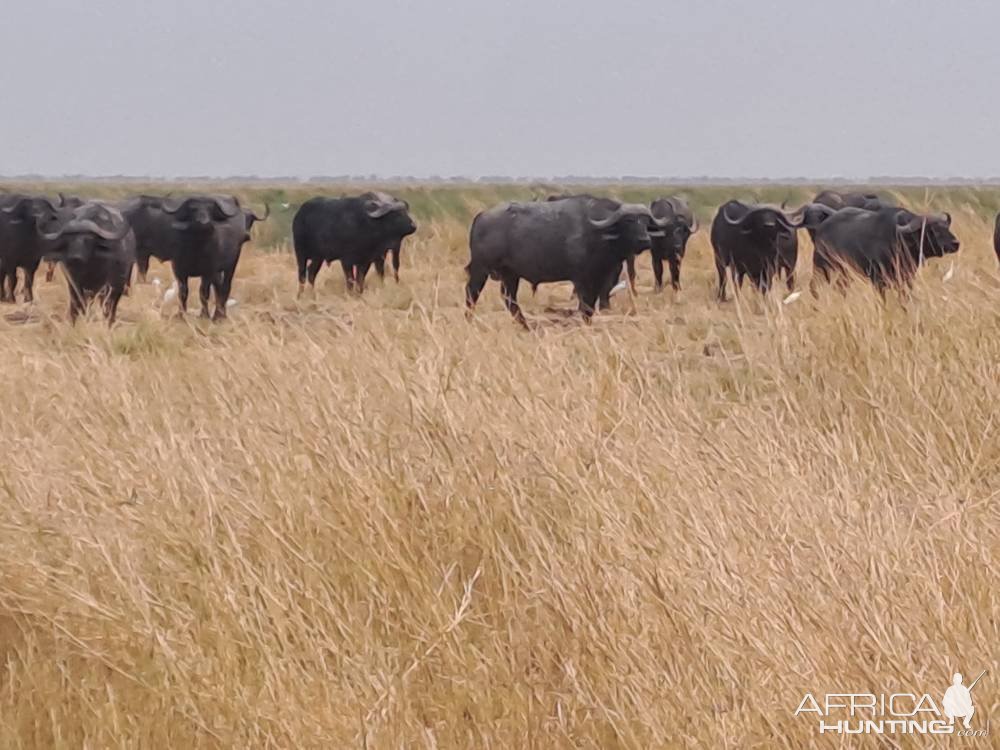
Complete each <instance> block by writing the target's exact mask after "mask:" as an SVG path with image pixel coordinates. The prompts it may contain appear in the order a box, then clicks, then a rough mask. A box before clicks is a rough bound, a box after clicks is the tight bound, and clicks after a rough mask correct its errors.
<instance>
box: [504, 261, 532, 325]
mask: <svg viewBox="0 0 1000 750" xmlns="http://www.w3.org/2000/svg"><path fill="white" fill-rule="evenodd" d="M520 285H521V277H520V276H517V275H516V274H513V273H505V274H504V275H503V277H502V278H501V280H500V293H501V294H503V303H504V305H506V306H507V311H508V312H509V313H510V314H511V315H513V316H514V320H516V321H517V322H518V323H520V324H521V325H522V326H524V327H525V328H527V327H528V322H527V321H526V320H525V319H524V313H522V312H521V308H520V306H519V305H518V304H517V288H518V287H519V286H520Z"/></svg>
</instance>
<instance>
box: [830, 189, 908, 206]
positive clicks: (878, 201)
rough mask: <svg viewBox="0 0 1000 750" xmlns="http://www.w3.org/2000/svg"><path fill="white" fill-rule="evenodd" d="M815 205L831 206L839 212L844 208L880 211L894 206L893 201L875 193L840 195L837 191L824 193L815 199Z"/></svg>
mask: <svg viewBox="0 0 1000 750" xmlns="http://www.w3.org/2000/svg"><path fill="white" fill-rule="evenodd" d="M813 203H818V204H819V205H821V206H829V207H830V208H832V209H834V210H837V211H839V210H840V209H842V208H863V209H864V210H865V211H878V210H879V209H880V208H889V207H892V206H894V204H893V203H892V201H890V200H886V199H885V198H882V197H880V196H878V195H876V194H875V193H861V192H850V193H840V192H837V191H836V190H824V191H822V192H821V193H819V194H818V195H817V196H816V197H815V198H813Z"/></svg>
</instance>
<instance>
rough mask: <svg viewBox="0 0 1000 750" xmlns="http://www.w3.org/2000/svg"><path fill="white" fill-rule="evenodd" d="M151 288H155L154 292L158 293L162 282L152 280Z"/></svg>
mask: <svg viewBox="0 0 1000 750" xmlns="http://www.w3.org/2000/svg"><path fill="white" fill-rule="evenodd" d="M153 286H155V287H156V291H157V292H159V291H160V287H161V286H163V282H162V281H160V280H159V279H153Z"/></svg>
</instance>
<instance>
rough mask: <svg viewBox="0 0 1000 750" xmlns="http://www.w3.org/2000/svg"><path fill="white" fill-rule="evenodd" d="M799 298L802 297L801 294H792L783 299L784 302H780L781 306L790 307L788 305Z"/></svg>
mask: <svg viewBox="0 0 1000 750" xmlns="http://www.w3.org/2000/svg"><path fill="white" fill-rule="evenodd" d="M801 296H802V292H792V293H791V294H789V295H788V296H787V297H785V299H784V300H782V303H781V304H783V305H790V304H792V303H793V302H794V301H795V300H797V299H798V298H799V297H801Z"/></svg>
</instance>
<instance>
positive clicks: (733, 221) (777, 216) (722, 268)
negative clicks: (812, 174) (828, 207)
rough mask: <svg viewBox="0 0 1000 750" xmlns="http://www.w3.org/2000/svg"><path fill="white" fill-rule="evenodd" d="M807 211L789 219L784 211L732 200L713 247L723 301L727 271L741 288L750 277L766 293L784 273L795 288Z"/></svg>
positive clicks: (719, 219)
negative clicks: (800, 238)
mask: <svg viewBox="0 0 1000 750" xmlns="http://www.w3.org/2000/svg"><path fill="white" fill-rule="evenodd" d="M805 211H806V208H805V207H803V208H800V209H799V210H798V211H796V212H795V213H794V214H792V215H791V216H789V215H788V214H786V213H785V212H784V211H783V210H782V209H780V208H774V207H771V206H756V205H748V204H746V203H741V202H740V201H729V202H728V203H726V204H725V205H723V206H722V207H721V208H719V211H718V213H717V214H716V215H715V220H714V221H713V222H712V248H713V249H714V251H715V268H716V270H717V271H718V273H719V299H720V300H723V301H724V300H725V299H726V270H727V269H729V270H731V271H732V274H733V281H734V282H735V284H736V286H737V288H739V287H741V286H742V285H743V281H744V279H745V278H746V277H748V276H749V277H750V281H751V283H752V284H753V285H754V286H755V287H757V289H759V290H760V291H762V292H766V291H767V290H768V289H770V288H771V285H772V282H773V281H774V277H775V275H776V274H778V273H779V272H784V274H785V278H786V281H787V284H788V288H789V290H791V289H794V287H795V263H796V261H797V260H798V254H799V243H798V237H797V235H796V230H797V229H798V228H799V227H801V226H804V215H805Z"/></svg>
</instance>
